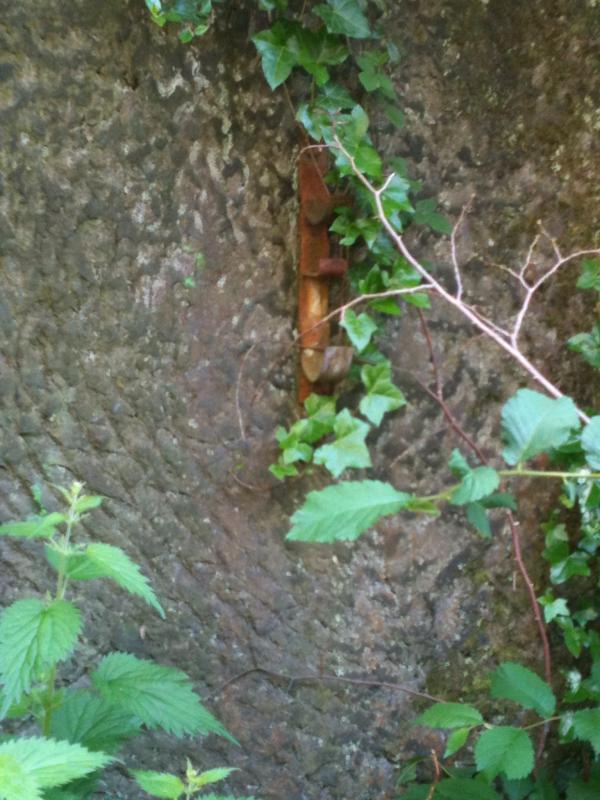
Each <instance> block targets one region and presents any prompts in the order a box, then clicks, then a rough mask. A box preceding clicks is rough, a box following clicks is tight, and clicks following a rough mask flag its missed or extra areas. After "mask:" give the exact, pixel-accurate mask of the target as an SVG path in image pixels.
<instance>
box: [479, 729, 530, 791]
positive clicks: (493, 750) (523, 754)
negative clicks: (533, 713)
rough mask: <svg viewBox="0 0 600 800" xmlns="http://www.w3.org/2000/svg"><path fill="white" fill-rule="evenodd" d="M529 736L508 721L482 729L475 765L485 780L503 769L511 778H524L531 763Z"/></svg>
mask: <svg viewBox="0 0 600 800" xmlns="http://www.w3.org/2000/svg"><path fill="white" fill-rule="evenodd" d="M534 761H535V759H534V753H533V745H532V744H531V739H530V738H529V736H528V735H527V733H526V732H525V731H524V730H521V728H513V727H512V726H510V725H506V726H500V727H497V728H492V729H491V730H487V731H484V732H483V733H482V734H481V736H480V737H479V739H478V740H477V744H476V745H475V762H476V764H477V769H478V770H479V771H480V772H484V773H485V775H486V777H487V778H488V780H493V779H494V778H495V777H496V775H499V774H500V773H503V774H504V775H506V777H507V778H509V779H510V780H513V779H518V778H526V777H527V776H528V775H529V774H530V772H531V771H532V770H533V767H534Z"/></svg>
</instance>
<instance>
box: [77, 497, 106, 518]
mask: <svg viewBox="0 0 600 800" xmlns="http://www.w3.org/2000/svg"><path fill="white" fill-rule="evenodd" d="M104 499H105V498H104V497H102V495H98V494H93V495H88V494H84V495H82V496H81V497H79V498H78V499H77V500H76V502H75V505H74V507H73V510H74V511H75V513H77V514H85V512H86V511H92V510H93V509H94V508H98V507H99V506H101V505H102V503H103V501H104Z"/></svg>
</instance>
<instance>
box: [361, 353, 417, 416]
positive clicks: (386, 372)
mask: <svg viewBox="0 0 600 800" xmlns="http://www.w3.org/2000/svg"><path fill="white" fill-rule="evenodd" d="M360 377H361V379H362V382H363V385H364V387H365V389H366V390H367V393H366V395H365V396H364V397H363V398H362V400H361V401H360V406H359V408H360V412H361V414H364V415H365V417H366V418H367V419H368V420H369V422H372V423H373V425H380V424H381V420H382V419H383V416H384V414H387V413H388V412H389V411H395V410H396V409H397V408H401V407H402V406H404V405H406V398H405V397H404V395H403V394H402V392H401V391H400V389H398V387H397V386H394V384H393V383H392V368H391V366H390V363H389V361H383V362H382V363H381V364H374V365H373V366H370V365H368V364H367V365H365V366H364V367H363V368H362V370H361V372H360Z"/></svg>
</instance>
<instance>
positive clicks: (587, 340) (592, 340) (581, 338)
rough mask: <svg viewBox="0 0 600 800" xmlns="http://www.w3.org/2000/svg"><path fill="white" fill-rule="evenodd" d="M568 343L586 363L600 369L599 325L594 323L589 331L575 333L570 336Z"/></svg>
mask: <svg viewBox="0 0 600 800" xmlns="http://www.w3.org/2000/svg"><path fill="white" fill-rule="evenodd" d="M568 345H569V347H570V348H571V350H574V351H575V352H576V353H579V354H580V355H581V356H583V358H584V359H585V360H586V361H587V363H588V364H591V366H592V367H595V368H596V369H600V325H598V324H597V323H596V324H595V325H594V327H593V328H592V330H591V331H590V333H577V334H576V335H575V336H572V337H571V338H570V339H569V341H568Z"/></svg>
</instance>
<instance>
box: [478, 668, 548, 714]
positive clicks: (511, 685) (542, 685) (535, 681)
mask: <svg viewBox="0 0 600 800" xmlns="http://www.w3.org/2000/svg"><path fill="white" fill-rule="evenodd" d="M491 694H492V697H494V698H495V699H500V698H502V699H504V700H513V701H514V702H515V703H518V704H519V705H520V706H522V707H523V708H532V709H533V710H534V711H537V713H538V714H539V715H540V717H542V718H544V719H546V718H548V717H551V716H552V715H553V714H554V712H555V710H556V698H555V696H554V692H553V691H552V689H551V688H550V687H549V686H548V684H547V683H546V682H545V681H543V680H542V679H541V678H540V677H539V675H536V674H535V672H532V671H531V670H530V669H527V668H526V667H524V666H522V665H521V664H515V663H513V662H510V661H507V662H505V663H503V664H500V666H499V667H498V668H497V669H496V670H495V671H494V672H493V674H492V687H491Z"/></svg>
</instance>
